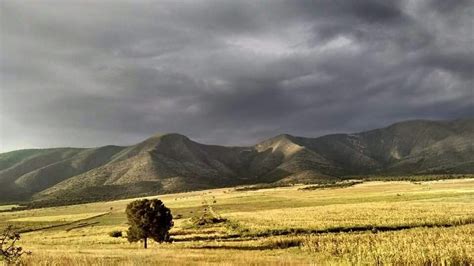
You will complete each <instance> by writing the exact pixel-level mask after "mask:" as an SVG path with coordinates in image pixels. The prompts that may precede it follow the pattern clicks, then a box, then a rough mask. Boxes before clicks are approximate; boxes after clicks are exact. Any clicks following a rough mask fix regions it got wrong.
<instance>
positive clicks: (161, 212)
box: [126, 199, 173, 248]
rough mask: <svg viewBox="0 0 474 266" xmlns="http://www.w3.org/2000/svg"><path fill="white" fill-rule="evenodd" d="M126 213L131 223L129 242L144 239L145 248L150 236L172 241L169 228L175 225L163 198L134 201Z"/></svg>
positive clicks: (128, 235) (154, 238)
mask: <svg viewBox="0 0 474 266" xmlns="http://www.w3.org/2000/svg"><path fill="white" fill-rule="evenodd" d="M126 213H127V218H128V223H129V224H130V227H129V228H128V231H127V239H128V241H129V242H137V241H140V240H143V247H144V248H147V240H148V238H151V239H153V240H155V241H156V242H158V243H163V242H171V238H170V235H169V230H170V229H171V227H173V216H172V215H171V211H170V209H168V208H167V207H166V206H165V205H164V204H163V202H162V201H161V200H158V199H152V200H148V199H144V200H137V201H133V202H131V203H130V204H128V205H127V210H126Z"/></svg>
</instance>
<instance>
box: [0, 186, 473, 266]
mask: <svg viewBox="0 0 474 266" xmlns="http://www.w3.org/2000/svg"><path fill="white" fill-rule="evenodd" d="M301 188H302V187H300V186H295V187H286V188H271V189H262V190H255V191H235V190H233V189H216V190H209V191H201V192H191V193H180V194H173V195H164V196H160V197H159V198H160V199H162V200H163V201H164V202H165V204H166V205H167V206H169V207H170V208H171V210H172V212H173V214H174V215H175V216H177V215H179V216H180V217H181V218H180V219H177V220H176V221H175V228H173V230H172V234H173V237H174V238H175V239H176V242H175V243H173V244H162V245H158V244H152V245H151V246H150V248H149V250H143V249H141V244H140V243H136V244H129V243H128V242H127V241H126V239H124V238H112V237H110V236H108V233H109V232H111V231H113V230H121V231H125V230H126V229H127V224H126V218H125V214H124V210H125V206H126V204H128V203H129V202H130V201H131V199H130V200H120V201H112V202H100V203H91V204H83V205H75V206H65V207H55V208H45V209H36V210H26V211H17V212H7V213H0V227H2V226H6V225H7V224H9V223H12V220H14V221H15V226H16V227H18V228H21V229H23V230H28V229H30V230H38V231H33V232H30V233H25V234H23V239H22V241H21V243H20V244H21V245H22V246H24V247H25V248H26V249H28V250H31V251H32V252H33V255H31V256H28V257H26V259H25V263H26V264H28V265H144V264H151V265H154V264H164V265H177V264H180V265H181V264H239V265H240V264H245V265H247V264H249V265H251V264H282V265H286V264H308V263H314V264H363V265H364V264H394V265H441V264H445V265H460V264H464V265H470V264H471V265H472V264H474V258H473V255H472V254H474V243H473V240H472V235H474V224H473V222H474V211H472V210H474V179H462V180H447V181H432V182H421V183H412V182H369V183H363V184H357V185H355V186H352V187H347V188H327V189H324V190H300V189H301ZM209 205H212V209H213V210H214V211H215V212H216V213H218V215H220V216H221V217H222V218H225V219H227V220H226V222H223V223H219V224H210V225H206V226H201V227H200V226H196V225H193V223H192V222H191V221H192V219H191V218H193V217H196V216H199V215H201V214H202V210H203V208H208V207H209ZM95 214H102V215H101V216H97V217H92V218H90V217H91V216H94V215H95ZM87 218H90V219H87ZM74 219H77V220H75V221H76V222H74V221H71V220H74ZM51 225H54V226H56V227H53V228H50V229H41V228H44V227H45V226H51ZM357 228H359V229H360V230H362V231H359V230H358V229H357ZM389 229H390V230H392V229H393V230H397V231H390V232H389V231H386V232H385V230H389ZM399 229H405V230H399ZM351 230H352V231H354V232H352V233H350V231H351ZM325 231H329V232H333V233H324V232H325ZM355 231H357V232H355ZM337 232H340V233H337Z"/></svg>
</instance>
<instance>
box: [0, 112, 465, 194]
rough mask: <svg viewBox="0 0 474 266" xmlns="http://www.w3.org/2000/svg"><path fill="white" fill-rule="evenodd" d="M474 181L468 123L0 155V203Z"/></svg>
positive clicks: (177, 138) (168, 137) (170, 138)
mask: <svg viewBox="0 0 474 266" xmlns="http://www.w3.org/2000/svg"><path fill="white" fill-rule="evenodd" d="M473 172H474V119H462V120H453V121H423V120H416V121H407V122H401V123H397V124H394V125H391V126H389V127H386V128H382V129H375V130H371V131H367V132H361V133H356V134H334V135H328V136H323V137H318V138H304V137H296V136H291V135H279V136H276V137H274V138H270V139H268V140H265V141H263V142H261V143H259V144H257V145H255V146H251V147H224V146H216V145H204V144H200V143H197V142H194V141H192V140H190V139H189V138H187V137H185V136H182V135H179V134H164V135H155V136H152V137H151V138H149V139H147V140H145V141H143V142H141V143H138V144H136V145H133V146H129V147H118V146H104V147H100V148H94V149H77V148H60V149H45V150H21V151H14V152H9V153H4V154H0V201H4V202H6V201H18V200H30V199H34V200H64V199H68V200H74V199H90V200H94V199H104V198H118V197H125V196H135V195H146V194H156V193H170V192H181V191H191V190H198V189H207V188H215V187H224V186H234V185H242V184H256V183H272V182H280V183H301V182H305V183H314V182H320V181H322V180H333V179H336V178H338V177H340V176H347V175H372V174H378V175H402V174H427V173H438V174H439V173H473Z"/></svg>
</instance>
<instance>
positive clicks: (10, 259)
mask: <svg viewBox="0 0 474 266" xmlns="http://www.w3.org/2000/svg"><path fill="white" fill-rule="evenodd" d="M18 240H20V233H18V232H16V231H15V230H14V229H13V226H11V225H10V226H8V227H7V228H6V229H5V231H4V232H3V233H1V234H0V261H1V260H5V262H6V263H12V264H15V263H17V262H18V261H19V260H20V258H21V256H22V255H23V254H31V252H29V251H24V250H23V249H22V248H21V247H18V246H16V242H17V241H18Z"/></svg>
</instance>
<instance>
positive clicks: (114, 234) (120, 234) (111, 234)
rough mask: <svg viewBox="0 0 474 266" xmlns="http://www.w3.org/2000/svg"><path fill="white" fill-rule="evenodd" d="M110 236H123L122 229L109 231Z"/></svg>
mask: <svg viewBox="0 0 474 266" xmlns="http://www.w3.org/2000/svg"><path fill="white" fill-rule="evenodd" d="M109 236H111V237H115V238H118V237H122V231H118V230H114V231H112V232H110V233H109Z"/></svg>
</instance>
